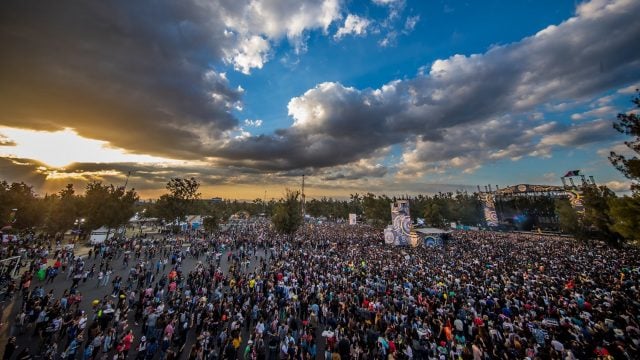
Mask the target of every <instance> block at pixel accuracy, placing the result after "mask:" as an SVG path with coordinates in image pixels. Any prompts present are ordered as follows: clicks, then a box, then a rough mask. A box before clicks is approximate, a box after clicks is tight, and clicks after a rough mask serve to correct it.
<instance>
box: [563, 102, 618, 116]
mask: <svg viewBox="0 0 640 360" xmlns="http://www.w3.org/2000/svg"><path fill="white" fill-rule="evenodd" d="M598 101H606V100H602V99H599V100H598ZM615 115H616V108H615V107H614V106H610V105H605V106H600V107H598V108H595V109H592V110H589V111H585V112H582V113H576V114H572V115H571V120H584V119H588V118H598V117H608V118H614V117H615Z"/></svg>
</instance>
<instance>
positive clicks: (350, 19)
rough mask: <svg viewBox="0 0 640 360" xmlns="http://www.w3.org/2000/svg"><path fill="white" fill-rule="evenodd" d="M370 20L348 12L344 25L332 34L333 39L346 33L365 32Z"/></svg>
mask: <svg viewBox="0 0 640 360" xmlns="http://www.w3.org/2000/svg"><path fill="white" fill-rule="evenodd" d="M370 23H371V21H370V20H369V19H366V18H363V17H360V16H358V15H354V14H349V15H347V18H346V19H345V21H344V25H342V27H341V28H339V29H338V31H337V32H336V34H335V35H334V36H333V38H334V39H336V40H340V39H341V38H342V37H344V36H346V35H354V36H361V35H364V34H366V33H367V27H368V26H369V24H370Z"/></svg>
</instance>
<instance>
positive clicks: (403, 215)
mask: <svg viewBox="0 0 640 360" xmlns="http://www.w3.org/2000/svg"><path fill="white" fill-rule="evenodd" d="M384 242H385V243H386V244H389V245H410V244H411V243H412V239H411V214H410V212H409V200H398V201H396V202H394V203H392V204H391V225H389V226H387V228H386V229H385V230H384Z"/></svg>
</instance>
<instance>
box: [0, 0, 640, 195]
mask: <svg viewBox="0 0 640 360" xmlns="http://www.w3.org/2000/svg"><path fill="white" fill-rule="evenodd" d="M1 6H2V8H1V9H0V10H2V13H3V19H2V20H3V21H2V25H1V26H0V36H2V37H1V39H2V40H3V43H4V44H5V49H4V51H3V52H4V53H5V54H7V55H6V56H3V58H2V59H0V71H1V73H0V75H1V76H2V77H3V78H5V79H7V80H8V81H6V82H5V83H4V84H2V85H0V94H4V96H3V97H0V105H1V106H2V108H3V109H4V110H3V111H2V112H1V113H0V166H1V167H2V169H3V173H5V174H6V175H5V176H6V177H7V178H8V179H7V180H10V181H16V180H23V179H28V180H31V181H32V182H35V183H36V187H37V188H38V189H40V190H41V191H43V192H46V191H51V190H53V189H55V188H56V187H60V186H61V185H62V184H64V183H66V182H73V183H75V184H78V185H79V186H82V184H84V183H85V182H86V181H88V180H95V179H98V180H102V181H105V182H118V181H122V179H123V178H124V177H125V176H126V174H127V173H128V172H129V171H132V173H133V175H132V179H131V181H132V182H133V183H134V184H136V186H137V188H138V189H139V190H140V191H141V193H142V194H143V196H147V197H153V196H156V195H157V194H158V193H159V192H161V191H162V189H163V188H164V182H166V179H167V178H168V177H170V176H192V175H193V176H196V177H198V178H199V179H201V181H202V182H203V189H204V193H205V195H212V196H213V195H220V196H223V197H235V198H245V199H251V198H254V197H256V195H258V194H262V192H263V190H264V189H268V190H269V191H271V192H273V193H277V192H278V191H280V192H281V189H282V188H283V187H285V186H289V187H296V186H297V183H298V181H299V175H301V174H302V173H305V174H307V175H308V176H309V180H308V183H309V184H310V189H311V190H310V194H311V196H324V195H327V196H337V197H344V196H348V194H349V193H353V192H360V193H362V192H367V191H372V192H376V193H389V194H394V193H400V194H406V193H409V194H415V193H430V192H437V191H451V190H455V189H469V190H473V189H475V187H476V185H481V186H483V185H485V184H498V185H500V186H507V185H512V184H517V183H540V184H549V183H551V184H559V182H560V181H559V177H560V176H561V175H562V174H564V173H565V172H566V171H567V170H574V169H582V170H583V171H584V172H585V173H587V174H590V175H594V176H595V178H596V181H597V182H599V183H603V184H607V185H609V186H610V187H611V188H613V189H614V190H616V191H624V190H625V189H628V186H629V182H628V181H626V180H625V179H624V178H623V177H622V176H621V175H620V174H619V173H617V172H616V171H615V169H613V167H612V166H611V165H610V164H609V162H608V160H607V158H606V156H607V154H608V153H609V151H610V150H612V149H614V150H616V151H624V148H623V146H621V144H622V141H623V140H624V138H623V137H621V136H619V135H618V134H616V133H615V132H614V131H613V130H612V128H611V122H612V120H613V119H614V118H615V114H616V113H618V112H621V111H629V110H631V102H630V99H631V97H632V96H633V93H634V92H633V89H635V87H637V86H638V85H639V84H640V61H639V60H640V49H638V47H637V46H635V42H636V40H637V39H638V38H640V25H638V24H637V21H635V18H634V17H633V16H632V14H634V13H637V12H638V10H640V5H639V4H638V2H637V1H633V0H592V1H584V2H576V1H498V0H493V1H482V2H478V1H441V0H437V1H411V0H367V1H364V0H363V1H343V0H280V1H275V0H238V1H231V0H229V1H227V0H220V1H205V2H195V1H193V2H192V1H184V2H180V3H175V2H171V1H159V2H154V3H151V2H145V1H140V2H136V3H130V2H126V1H122V2H114V3H108V4H91V3H89V4H84V5H82V6H74V7H73V8H71V7H65V6H54V5H51V4H35V3H30V2H7V3H4V4H2V5H1ZM98 14H99V15H98ZM141 16H142V18H143V19H145V20H144V21H140V19H141ZM612 34H614V35H612ZM25 59H26V60H25ZM47 136H49V137H50V139H51V140H46V139H48V138H47ZM42 137H43V138H42ZM35 139H38V140H35ZM41 139H45V140H41ZM55 139H57V140H55ZM60 139H62V140H60ZM54 140H55V141H54ZM58 140H60V141H61V142H62V143H67V144H75V145H74V146H75V147H76V148H77V149H79V148H83V147H85V146H86V148H83V149H85V150H84V151H75V153H76V154H77V153H82V154H83V155H84V156H76V157H75V158H74V152H73V151H72V152H69V151H61V150H60V149H59V148H47V147H46V146H36V142H38V143H39V144H38V145H41V144H42V143H45V144H48V143H51V144H54V143H57V142H56V141H58ZM93 151H95V152H93ZM91 158H95V160H94V161H91V160H90V159H91Z"/></svg>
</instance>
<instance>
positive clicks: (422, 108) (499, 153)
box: [218, 1, 640, 171]
mask: <svg viewBox="0 0 640 360" xmlns="http://www.w3.org/2000/svg"><path fill="white" fill-rule="evenodd" d="M598 9H600V10H598V12H597V14H593V13H592V11H591V10H589V7H586V8H584V7H583V8H581V9H580V10H579V11H578V15H577V16H576V17H573V18H571V19H569V20H567V21H565V22H563V23H561V24H559V25H552V26H549V27H547V28H545V29H543V30H542V31H540V32H538V33H537V34H535V35H533V36H530V37H527V38H525V39H523V40H521V41H519V42H516V43H513V44H509V45H504V46H496V47H493V48H491V49H490V50H488V51H487V52H486V53H484V54H473V55H468V56H465V55H454V56H451V57H450V58H448V59H439V60H436V61H434V62H433V63H432V65H431V67H430V69H429V70H428V72H425V73H424V74H423V75H418V76H417V77H415V78H413V79H405V80H395V81H392V82H390V83H387V84H385V85H383V86H382V87H380V88H378V89H356V88H353V87H347V86H344V85H342V84H340V83H336V82H326V83H321V84H319V85H317V86H316V87H315V88H313V89H310V90H308V91H307V92H305V93H304V94H302V95H301V96H298V97H295V98H293V99H292V100H291V101H290V102H289V105H288V109H289V114H290V116H291V117H292V118H293V125H292V126H291V127H289V128H286V129H280V130H278V131H276V132H275V134H273V135H260V136H256V137H251V138H247V139H243V140H242V141H240V142H231V143H227V144H225V146H223V147H222V148H221V149H220V151H219V152H218V154H219V155H220V157H221V158H224V159H227V160H229V161H237V162H241V163H243V164H245V165H246V166H255V167H257V168H260V169H264V170H267V169H275V170H285V169H295V168H303V167H329V166H336V165H340V164H346V163H351V162H353V161H357V160H359V159H363V158H368V157H369V155H370V154H371V153H372V152H373V151H375V150H377V149H380V148H383V147H387V146H391V145H398V144H401V145H403V146H404V147H405V148H406V149H408V150H407V151H408V152H407V153H406V155H407V158H408V159H409V160H413V159H412V158H411V156H409V155H411V154H413V156H414V157H416V158H417V159H419V160H420V163H424V164H425V165H428V164H436V165H438V162H439V161H446V160H447V159H455V160H452V161H450V162H449V164H451V165H452V166H455V167H459V168H463V169H465V170H467V171H473V169H475V168H477V167H478V166H479V165H480V164H481V163H482V162H484V161H495V160H499V159H518V158H520V157H522V156H549V155H550V151H551V149H553V148H555V147H574V146H582V145H584V144H590V143H594V142H598V141H604V140H607V137H608V136H611V135H612V134H613V131H612V130H611V124H610V123H609V122H608V121H605V120H596V121H589V122H584V123H583V124H581V125H579V126H578V125H576V126H567V125H562V124H561V123H560V122H557V121H550V122H547V123H544V122H543V121H542V120H543V119H539V120H536V119H525V120H523V119H520V117H521V116H523V114H527V113H529V112H530V111H533V110H536V109H538V108H540V107H543V106H547V105H548V104H549V103H551V104H554V103H555V104H570V103H574V102H576V101H588V100H590V99H592V98H593V97H595V96H599V95H600V94H602V93H603V92H605V91H607V90H610V89H612V88H614V89H615V88H619V87H620V86H622V85H624V84H628V83H629V82H631V81H637V80H638V79H640V62H638V59H639V58H640V47H630V46H629V44H631V43H634V41H635V39H637V38H638V37H640V23H638V22H636V21H634V17H633V15H631V14H634V13H636V12H637V11H640V3H638V2H635V1H617V2H612V3H611V4H609V5H608V6H602V7H598ZM612 33H615V34H616V36H615V37H614V38H611V36H610V35H611V34H612ZM600 63H603V64H606V66H605V70H604V71H602V68H601V66H600ZM554 106H558V107H559V106H560V105H554ZM523 141H524V143H523ZM478 144H482V146H478ZM521 145H522V146H521ZM479 154H480V156H478V155H479ZM487 154H488V155H487Z"/></svg>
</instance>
